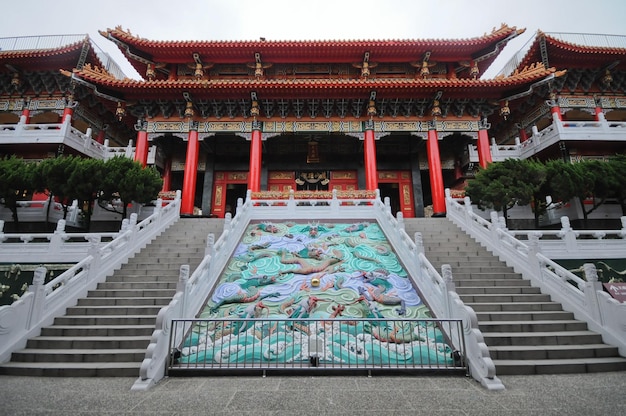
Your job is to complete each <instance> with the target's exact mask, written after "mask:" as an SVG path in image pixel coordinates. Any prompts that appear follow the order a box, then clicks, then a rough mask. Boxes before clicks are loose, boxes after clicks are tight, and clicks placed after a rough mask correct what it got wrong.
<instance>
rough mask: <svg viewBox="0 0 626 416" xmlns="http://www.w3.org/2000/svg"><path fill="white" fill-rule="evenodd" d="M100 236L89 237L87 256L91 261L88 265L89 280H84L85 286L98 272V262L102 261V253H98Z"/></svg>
mask: <svg viewBox="0 0 626 416" xmlns="http://www.w3.org/2000/svg"><path fill="white" fill-rule="evenodd" d="M101 239H102V236H101V235H99V234H92V235H90V236H89V243H90V244H89V250H88V251H87V255H88V256H91V257H92V258H93V259H92V260H91V263H89V278H87V279H85V281H84V282H85V284H87V283H88V282H91V281H92V279H94V276H96V275H97V274H98V273H99V271H100V261H101V259H102V253H101V252H100V242H101Z"/></svg>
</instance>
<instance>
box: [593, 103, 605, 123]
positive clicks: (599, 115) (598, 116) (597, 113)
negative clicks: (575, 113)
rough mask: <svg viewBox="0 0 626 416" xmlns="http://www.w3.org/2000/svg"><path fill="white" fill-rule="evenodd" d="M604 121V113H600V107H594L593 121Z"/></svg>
mask: <svg viewBox="0 0 626 416" xmlns="http://www.w3.org/2000/svg"><path fill="white" fill-rule="evenodd" d="M603 119H604V111H602V107H600V106H596V109H595V120H596V121H602V120H603Z"/></svg>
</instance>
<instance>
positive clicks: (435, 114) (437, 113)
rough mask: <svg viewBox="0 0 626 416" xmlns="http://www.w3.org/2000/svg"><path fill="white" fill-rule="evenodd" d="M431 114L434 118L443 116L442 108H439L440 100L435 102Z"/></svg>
mask: <svg viewBox="0 0 626 416" xmlns="http://www.w3.org/2000/svg"><path fill="white" fill-rule="evenodd" d="M430 114H431V115H432V116H433V117H439V116H441V107H439V100H434V101H433V109H432V110H431V111H430Z"/></svg>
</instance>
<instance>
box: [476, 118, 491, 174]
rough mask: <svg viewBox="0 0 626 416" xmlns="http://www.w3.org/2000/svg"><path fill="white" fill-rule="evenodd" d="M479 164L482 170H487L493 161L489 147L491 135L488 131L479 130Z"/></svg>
mask: <svg viewBox="0 0 626 416" xmlns="http://www.w3.org/2000/svg"><path fill="white" fill-rule="evenodd" d="M477 147H478V163H479V164H480V167H481V168H483V169H484V168H486V167H487V166H488V165H489V164H490V163H491V162H492V161H493V160H492V158H491V149H490V146H489V135H488V134H487V129H483V128H479V129H478V143H477Z"/></svg>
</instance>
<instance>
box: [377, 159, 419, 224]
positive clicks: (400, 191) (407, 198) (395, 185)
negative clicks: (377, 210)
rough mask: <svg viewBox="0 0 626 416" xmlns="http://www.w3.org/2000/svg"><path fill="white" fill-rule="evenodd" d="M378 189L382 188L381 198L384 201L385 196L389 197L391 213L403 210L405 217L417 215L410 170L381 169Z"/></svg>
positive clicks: (394, 213)
mask: <svg viewBox="0 0 626 416" xmlns="http://www.w3.org/2000/svg"><path fill="white" fill-rule="evenodd" d="M378 189H379V190H380V198H381V199H382V200H383V201H384V200H385V197H389V202H390V204H391V213H392V214H393V215H394V216H395V215H396V214H397V213H398V212H402V215H403V216H404V217H405V218H413V217H414V216H415V207H414V206H413V188H412V182H411V172H410V171H408V170H407V171H404V170H402V171H386V170H383V171H379V172H378Z"/></svg>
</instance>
